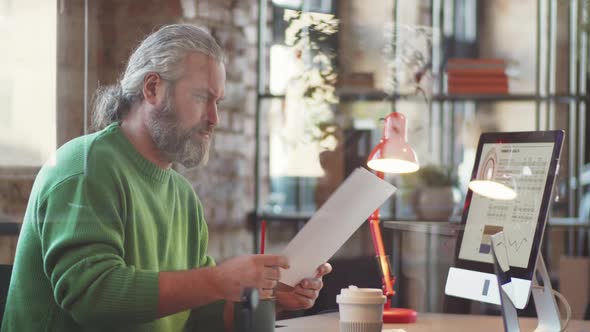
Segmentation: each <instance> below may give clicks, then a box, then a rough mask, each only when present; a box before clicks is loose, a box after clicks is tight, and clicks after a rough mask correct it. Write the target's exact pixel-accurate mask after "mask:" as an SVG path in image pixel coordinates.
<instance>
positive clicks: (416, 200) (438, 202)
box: [402, 165, 461, 221]
mask: <svg viewBox="0 0 590 332" xmlns="http://www.w3.org/2000/svg"><path fill="white" fill-rule="evenodd" d="M402 181H403V185H404V186H406V187H411V188H413V193H412V202H411V204H412V209H413V211H414V213H415V214H416V216H417V217H418V218H419V219H420V220H429V221H448V220H449V218H450V217H451V216H452V215H453V214H454V212H455V208H456V206H457V203H458V202H459V201H460V199H461V194H460V191H459V189H458V187H457V186H458V179H457V177H456V176H455V175H454V174H453V172H452V170H451V169H447V168H444V167H441V166H438V165H426V166H423V167H421V168H420V169H419V170H418V171H416V172H414V173H410V174H405V175H403V176H402Z"/></svg>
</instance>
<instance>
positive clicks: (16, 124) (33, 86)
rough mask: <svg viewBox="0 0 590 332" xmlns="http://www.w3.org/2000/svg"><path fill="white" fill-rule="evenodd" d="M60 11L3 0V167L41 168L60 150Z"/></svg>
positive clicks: (35, 2)
mask: <svg viewBox="0 0 590 332" xmlns="http://www.w3.org/2000/svg"><path fill="white" fill-rule="evenodd" d="M56 7H57V6H56V3H55V2H54V1H47V0H0V36H2V39H1V40H2V52H0V105H2V106H0V151H1V153H0V167H14V166H19V167H20V166H33V167H35V166H40V165H42V164H43V163H44V162H45V161H46V160H48V159H49V157H50V156H51V154H52V153H53V152H54V151H55V149H56V61H57V60H56V42H57V40H56V35H57V32H56V31H57V28H56V27H57V13H56Z"/></svg>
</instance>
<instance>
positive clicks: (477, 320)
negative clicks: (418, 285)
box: [275, 312, 590, 332]
mask: <svg viewBox="0 0 590 332" xmlns="http://www.w3.org/2000/svg"><path fill="white" fill-rule="evenodd" d="M519 321H520V328H521V330H522V331H523V332H526V331H533V330H534V329H535V327H536V326H537V319H536V318H520V320H519ZM277 326H282V327H277V328H276V329H275V331H277V332H299V331H301V332H303V331H322V332H332V331H333V332H337V331H339V326H338V313H337V312H336V313H329V314H324V315H315V316H307V317H302V318H294V319H286V320H280V321H278V322H277ZM383 329H384V330H387V329H404V330H406V331H407V332H463V331H465V332H474V331H476V332H487V331H490V332H492V331H493V332H499V331H503V330H504V328H503V326H502V317H500V316H477V315H450V314H427V313H419V314H418V322H416V323H415V324H385V325H384V327H383ZM566 331H571V332H590V321H580V320H578V321H570V322H569V324H568V327H567V330H566Z"/></svg>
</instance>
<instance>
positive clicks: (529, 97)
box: [259, 91, 590, 103]
mask: <svg viewBox="0 0 590 332" xmlns="http://www.w3.org/2000/svg"><path fill="white" fill-rule="evenodd" d="M259 98H260V99H284V98H285V95H273V94H261V95H259ZM338 98H339V99H340V102H354V101H384V102H385V101H398V100H409V101H422V102H424V101H425V100H424V97H422V96H420V95H389V94H387V93H385V92H383V91H371V92H354V93H341V94H338ZM589 99H590V98H589V96H586V95H568V94H553V95H546V96H544V95H535V94H500V95H496V94H471V95H468V94H458V95H434V96H432V97H431V101H433V102H444V101H481V102H496V101H516V102H529V101H540V102H547V101H552V102H559V103H567V102H581V101H589Z"/></svg>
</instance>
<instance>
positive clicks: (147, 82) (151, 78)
mask: <svg viewBox="0 0 590 332" xmlns="http://www.w3.org/2000/svg"><path fill="white" fill-rule="evenodd" d="M163 83H164V81H163V80H162V78H161V77H160V75H158V73H147V75H145V77H144V78H143V91H142V92H143V99H145V101H147V102H148V103H150V104H152V105H156V104H158V101H159V100H160V99H161V98H162V96H159V95H158V92H160V91H161V89H159V87H160V85H162V84H163Z"/></svg>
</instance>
